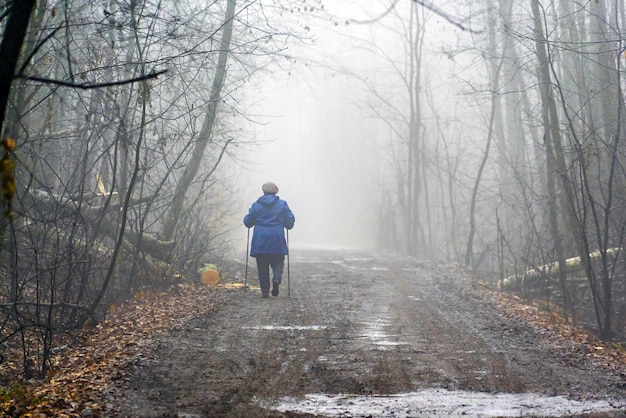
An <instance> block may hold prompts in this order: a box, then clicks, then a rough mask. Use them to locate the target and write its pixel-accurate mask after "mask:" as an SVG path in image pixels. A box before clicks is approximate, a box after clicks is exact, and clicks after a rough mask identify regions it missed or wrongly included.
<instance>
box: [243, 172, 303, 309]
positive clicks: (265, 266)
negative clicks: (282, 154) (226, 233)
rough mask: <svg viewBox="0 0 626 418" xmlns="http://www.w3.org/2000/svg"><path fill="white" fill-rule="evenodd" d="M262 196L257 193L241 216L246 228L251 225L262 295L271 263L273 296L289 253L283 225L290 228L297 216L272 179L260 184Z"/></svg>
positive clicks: (267, 289)
mask: <svg viewBox="0 0 626 418" xmlns="http://www.w3.org/2000/svg"><path fill="white" fill-rule="evenodd" d="M262 189H263V196H261V197H259V198H258V199H257V201H256V202H254V203H253V204H252V207H250V211H249V212H248V214H247V215H246V216H244V218H243V223H244V225H245V226H247V227H248V228H252V227H253V226H254V233H253V234H252V245H251V247H250V256H252V257H255V258H256V265H257V270H258V272H259V286H260V287H261V297H263V298H268V297H269V292H270V266H271V267H272V273H273V277H272V296H278V291H279V286H280V282H281V280H282V276H283V268H284V266H285V255H287V254H288V249H287V242H286V241H285V230H284V229H285V228H287V229H291V228H293V224H294V223H295V221H296V218H295V217H294V215H293V212H291V209H289V205H287V202H285V201H284V200H282V199H280V198H279V197H278V196H276V193H278V187H277V186H276V184H274V183H272V182H268V183H265V184H264V185H263V187H262Z"/></svg>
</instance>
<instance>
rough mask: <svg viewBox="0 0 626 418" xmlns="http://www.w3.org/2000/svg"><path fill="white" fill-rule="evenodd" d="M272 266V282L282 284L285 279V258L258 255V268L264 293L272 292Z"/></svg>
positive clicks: (273, 255) (278, 255)
mask: <svg viewBox="0 0 626 418" xmlns="http://www.w3.org/2000/svg"><path fill="white" fill-rule="evenodd" d="M270 266H271V267H272V273H273V275H274V276H273V278H272V281H274V282H278V283H280V282H281V280H282V278H283V268H284V267H285V256H284V255H282V254H257V255H256V268H257V270H258V272H259V286H260V287H261V292H262V293H269V291H270Z"/></svg>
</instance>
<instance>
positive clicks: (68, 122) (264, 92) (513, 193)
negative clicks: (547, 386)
mask: <svg viewBox="0 0 626 418" xmlns="http://www.w3.org/2000/svg"><path fill="white" fill-rule="evenodd" d="M624 27H626V10H625V7H624V4H623V2H611V1H597V0H584V1H580V2H575V3H574V2H571V1H567V0H528V1H523V2H513V1H505V0H471V1H470V0H446V1H441V2H436V3H434V2H429V1H425V0H377V1H347V0H346V1H343V0H342V1H339V0H334V1H328V2H326V1H322V0H267V1H266V0H246V1H241V0H239V1H237V0H222V1H211V2H197V1H182V0H181V1H177V2H158V1H152V0H145V1H136V0H132V1H130V0H129V1H127V0H107V1H75V2H67V1H48V0H39V1H35V0H22V1H20V2H0V29H1V30H2V42H0V49H1V50H0V54H1V55H2V57H3V59H2V60H1V61H0V84H1V86H4V88H0V115H1V119H0V122H1V125H0V132H1V133H2V139H1V140H0V147H1V148H0V150H1V154H2V156H1V163H0V191H1V194H2V199H1V201H2V207H3V210H4V216H2V217H1V218H0V236H1V237H2V256H3V257H2V263H1V265H0V269H1V271H2V282H1V283H0V285H1V286H0V299H2V303H3V304H4V305H3V306H11V307H14V308H15V309H9V310H6V311H5V312H4V314H3V315H5V317H4V322H0V323H1V324H3V325H1V326H0V343H2V342H7V343H12V344H16V345H18V346H20V347H22V348H23V350H22V352H23V353H24V356H25V357H24V358H27V357H32V363H33V364H35V369H37V370H36V371H37V372H38V373H39V374H40V375H42V376H44V375H45V372H46V368H47V365H46V357H47V353H49V350H50V349H51V347H53V344H54V343H53V341H54V336H55V333H56V332H58V331H64V330H68V329H73V328H76V327H81V326H83V325H84V324H86V323H95V322H97V321H98V320H101V319H102V318H103V317H105V316H106V312H107V310H108V309H109V308H110V307H111V306H115V305H116V304H117V303H120V302H121V301H124V300H125V299H127V298H128V297H129V296H130V295H133V294H135V293H136V292H140V291H143V290H144V289H162V288H167V287H168V286H173V285H176V284H177V283H180V282H188V283H195V284H197V283H198V281H199V279H198V277H199V271H201V270H202V269H203V268H206V267H207V265H209V266H210V265H216V266H224V267H223V268H224V269H227V268H228V269H230V270H232V274H233V277H236V278H237V279H238V278H239V277H240V276H241V274H243V273H242V272H240V271H239V270H242V264H243V262H244V261H245V260H244V258H245V253H246V247H245V246H246V238H247V231H246V229H245V227H244V226H243V224H242V218H243V216H244V215H245V214H246V213H247V211H248V209H249V207H250V205H251V204H252V202H253V201H254V200H256V199H257V198H258V197H259V196H260V195H261V185H262V184H263V183H264V182H266V181H273V182H275V183H277V185H278V187H279V188H280V192H279V196H280V197H282V198H284V199H285V200H287V202H288V203H289V204H290V206H291V208H292V210H293V211H294V213H295V216H296V225H295V228H294V230H293V231H292V232H291V233H290V237H289V238H290V244H291V246H292V248H293V250H294V252H295V251H296V250H301V251H304V249H306V248H321V249H335V250H341V249H346V248H359V249H367V250H370V251H373V252H378V253H379V254H381V255H384V254H397V255H401V256H405V257H414V258H416V259H419V260H423V261H428V262H437V263H453V264H455V265H457V266H459V268H464V269H467V270H468V271H470V272H471V273H472V274H475V275H477V276H479V277H481V279H483V280H485V281H486V282H488V283H490V284H492V285H493V286H498V287H500V288H502V289H506V290H507V291H511V292H515V293H516V294H518V295H520V296H521V297H524V298H528V299H531V300H538V301H540V303H542V304H545V305H546V306H549V307H551V308H552V307H555V308H554V309H557V310H558V311H559V313H560V314H562V315H563V316H564V317H565V318H567V319H571V320H572V322H574V323H577V324H584V325H585V326H587V327H590V328H593V329H596V330H597V331H598V332H599V333H600V334H601V335H602V337H603V338H605V339H612V338H614V337H615V335H621V334H623V332H624V329H625V325H626V280H625V275H626V271H625V268H624V261H625V259H624V252H623V241H624V238H626V234H625V231H626V209H625V208H626V169H625V168H624V167H625V165H624V161H625V154H624V151H625V148H624V144H623V139H624V135H625V133H626V124H624V120H626V112H625V106H624V103H625V101H624V93H623V91H624V87H625V85H624V69H623V68H624V64H625V62H624V61H625V59H626V54H625V51H626V47H625V46H624V37H625V32H624V29H623V28H624ZM1 86H0V87H1ZM23 324H30V325H29V326H28V327H25V326H24V325H23ZM18 337H19V338H18ZM40 352H41V353H43V355H42V356H39V353H40ZM31 372H32V373H34V371H32V370H31Z"/></svg>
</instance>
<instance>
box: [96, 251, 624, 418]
mask: <svg viewBox="0 0 626 418" xmlns="http://www.w3.org/2000/svg"><path fill="white" fill-rule="evenodd" d="M294 253H295V251H294ZM251 267H252V263H251ZM289 269H290V274H289V276H290V280H289V284H290V285H289V286H288V283H287V277H285V278H284V282H283V286H282V287H281V293H280V295H279V296H278V297H277V298H270V299H262V298H261V297H260V293H259V291H258V289H250V290H248V291H247V292H244V291H243V290H242V289H236V290H225V292H228V294H227V296H226V302H225V303H224V304H222V306H221V308H220V309H219V310H218V311H217V312H213V313H211V314H210V315H208V316H206V317H203V318H200V319H198V320H196V321H194V322H193V323H188V324H184V325H183V326H182V327H180V329H178V330H176V331H173V332H172V333H171V334H170V335H169V336H168V337H167V338H164V339H163V340H161V341H159V342H158V344H156V345H155V351H154V352H153V353H152V354H151V355H150V356H147V357H145V358H142V359H139V360H138V362H137V365H136V370H135V373H134V377H133V378H132V379H131V380H130V381H128V382H126V383H125V384H123V385H120V387H119V388H117V390H116V391H112V392H111V394H110V396H109V399H108V401H107V402H106V404H107V407H108V413H109V415H110V416H133V417H166V416H172V417H174V416H178V417H222V416H223V417H296V416H320V417H325V416H327V417H369V416H371V417H408V416H455V415H456V416H481V417H493V416H622V413H623V411H626V381H625V378H626V375H625V374H624V372H623V370H620V369H615V368H609V367H606V368H604V367H602V366H601V365H598V364H597V362H591V361H590V360H589V357H588V356H585V353H584V352H582V351H581V348H580V347H577V346H576V344H575V343H572V345H571V346H569V345H568V346H567V347H564V346H563V343H562V342H556V341H555V340H553V339H551V338H550V335H549V333H546V332H545V330H540V329H538V328H536V327H534V326H532V325H531V324H528V323H526V322H525V321H524V320H523V318H519V319H518V318H511V317H510V316H505V315H502V314H501V312H499V311H498V310H497V309H495V307H494V304H493V303H492V301H491V297H492V296H490V293H489V292H486V291H485V290H484V289H483V288H482V287H481V286H478V285H477V284H476V282H475V281H472V280H468V279H467V278H466V277H464V274H463V273H462V272H461V271H458V270H454V269H451V268H445V267H437V266H431V265H427V264H422V263H419V262H417V261H414V260H410V259H406V258H396V257H379V256H376V257H374V256H371V255H367V254H360V253H349V252H340V251H335V252H311V251H309V252H305V251H300V252H298V254H297V256H296V255H295V254H294V255H293V256H292V259H291V261H290V266H289ZM251 270H252V272H254V269H253V268H251ZM251 284H256V283H251ZM288 287H289V290H290V291H288ZM289 296H290V297H289Z"/></svg>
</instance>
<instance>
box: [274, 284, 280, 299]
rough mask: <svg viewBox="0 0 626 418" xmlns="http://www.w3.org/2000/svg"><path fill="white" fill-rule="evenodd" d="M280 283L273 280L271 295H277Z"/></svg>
mask: <svg viewBox="0 0 626 418" xmlns="http://www.w3.org/2000/svg"><path fill="white" fill-rule="evenodd" d="M279 285H280V283H278V282H274V286H272V296H278V286H279Z"/></svg>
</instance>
